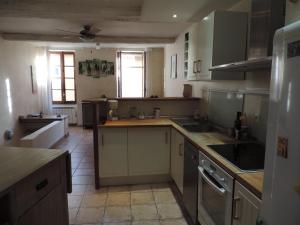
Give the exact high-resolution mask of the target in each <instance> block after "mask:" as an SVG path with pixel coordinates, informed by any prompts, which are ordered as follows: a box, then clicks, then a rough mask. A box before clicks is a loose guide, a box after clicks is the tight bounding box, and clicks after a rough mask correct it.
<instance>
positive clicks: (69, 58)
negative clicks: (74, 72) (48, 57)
mask: <svg viewBox="0 0 300 225" xmlns="http://www.w3.org/2000/svg"><path fill="white" fill-rule="evenodd" d="M64 62H65V66H74V55H73V54H64Z"/></svg>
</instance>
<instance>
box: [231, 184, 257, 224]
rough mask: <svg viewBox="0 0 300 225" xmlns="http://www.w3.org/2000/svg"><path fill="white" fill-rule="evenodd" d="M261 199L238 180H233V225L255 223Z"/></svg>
mask: <svg viewBox="0 0 300 225" xmlns="http://www.w3.org/2000/svg"><path fill="white" fill-rule="evenodd" d="M260 205H261V200H259V199H258V198H257V197H256V196H255V195H254V194H252V193H251V192H250V191H249V190H248V189H246V188H245V187H244V186H242V185H241V184H240V183H239V182H237V181H236V182H235V191H234V202H233V222H232V224H233V225H256V224H257V223H256V222H257V219H258V217H259V211H260Z"/></svg>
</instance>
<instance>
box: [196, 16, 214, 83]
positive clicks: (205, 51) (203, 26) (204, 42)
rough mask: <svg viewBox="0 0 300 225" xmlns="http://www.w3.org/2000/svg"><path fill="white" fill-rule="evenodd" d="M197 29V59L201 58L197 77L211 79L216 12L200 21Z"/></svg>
mask: <svg viewBox="0 0 300 225" xmlns="http://www.w3.org/2000/svg"><path fill="white" fill-rule="evenodd" d="M197 31H198V35H197V43H198V45H197V59H198V60H200V62H199V68H198V71H199V73H198V74H197V78H198V79H210V78H211V77H210V75H211V72H210V71H209V68H211V66H212V57H213V41H214V13H211V14H209V15H208V16H206V17H205V19H203V20H201V21H200V23H199V26H198V29H197Z"/></svg>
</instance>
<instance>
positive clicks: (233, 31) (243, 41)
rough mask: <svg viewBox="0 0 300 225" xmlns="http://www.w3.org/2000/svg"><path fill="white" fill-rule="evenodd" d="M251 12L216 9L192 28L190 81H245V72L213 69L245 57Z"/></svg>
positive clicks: (189, 49) (189, 58) (189, 54)
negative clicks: (249, 14)
mask: <svg viewBox="0 0 300 225" xmlns="http://www.w3.org/2000/svg"><path fill="white" fill-rule="evenodd" d="M247 24H248V20H247V14H246V13H242V12H230V11H214V12H212V13H211V14H209V15H208V16H206V17H205V18H204V19H202V20H201V21H200V22H199V23H196V24H194V25H193V26H191V28H190V30H189V48H188V73H187V79H188V80H242V79H244V73H242V72H241V73H229V72H220V71H209V69H210V68H211V67H212V66H215V65H221V64H227V63H232V62H237V61H242V60H245V56H246V46H247Z"/></svg>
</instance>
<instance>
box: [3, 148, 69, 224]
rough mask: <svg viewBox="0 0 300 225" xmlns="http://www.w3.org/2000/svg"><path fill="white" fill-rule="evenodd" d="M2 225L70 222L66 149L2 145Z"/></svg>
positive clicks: (67, 156) (67, 155)
mask: <svg viewBox="0 0 300 225" xmlns="http://www.w3.org/2000/svg"><path fill="white" fill-rule="evenodd" d="M0 165H1V169H0V224H1V225H4V224H6V225H7V224H14V225H53V224H56V225H68V224H69V219H68V200H67V192H71V188H72V184H71V156H70V155H69V154H68V152H67V151H61V150H51V149H38V148H30V149H27V148H8V147H1V148H0Z"/></svg>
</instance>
